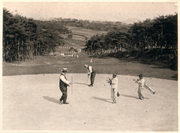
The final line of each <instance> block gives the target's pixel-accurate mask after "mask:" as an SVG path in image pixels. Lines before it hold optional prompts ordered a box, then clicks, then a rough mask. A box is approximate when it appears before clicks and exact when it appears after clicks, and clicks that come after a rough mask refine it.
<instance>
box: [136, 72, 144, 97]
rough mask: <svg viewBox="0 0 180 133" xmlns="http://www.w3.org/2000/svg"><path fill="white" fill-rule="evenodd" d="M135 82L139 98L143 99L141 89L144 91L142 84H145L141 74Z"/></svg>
mask: <svg viewBox="0 0 180 133" xmlns="http://www.w3.org/2000/svg"><path fill="white" fill-rule="evenodd" d="M136 83H138V92H137V93H138V97H139V99H140V100H143V99H144V96H143V91H144V85H145V79H144V78H143V75H142V74H140V75H139V79H137V80H136Z"/></svg>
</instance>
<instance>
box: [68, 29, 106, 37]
mask: <svg viewBox="0 0 180 133" xmlns="http://www.w3.org/2000/svg"><path fill="white" fill-rule="evenodd" d="M67 28H68V29H69V30H71V31H72V33H73V34H79V35H84V36H86V37H87V38H88V39H89V38H91V36H93V35H102V34H104V35H105V34H107V31H94V30H90V29H84V28H80V27H72V26H67Z"/></svg>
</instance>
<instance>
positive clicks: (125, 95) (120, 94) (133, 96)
mask: <svg viewBox="0 0 180 133" xmlns="http://www.w3.org/2000/svg"><path fill="white" fill-rule="evenodd" d="M120 96H123V97H130V98H135V99H137V97H135V96H130V95H125V94H120Z"/></svg>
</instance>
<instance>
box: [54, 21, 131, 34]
mask: <svg viewBox="0 0 180 133" xmlns="http://www.w3.org/2000/svg"><path fill="white" fill-rule="evenodd" d="M52 21H58V22H60V23H62V24H64V25H66V26H74V27H81V28H85V29H91V30H98V31H109V30H112V29H113V28H114V27H130V25H128V24H124V23H122V22H118V21H117V22H111V21H89V20H82V19H71V18H53V19H52Z"/></svg>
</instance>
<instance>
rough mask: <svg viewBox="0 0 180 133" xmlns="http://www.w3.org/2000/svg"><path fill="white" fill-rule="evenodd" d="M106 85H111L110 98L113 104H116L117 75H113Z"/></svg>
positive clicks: (117, 93)
mask: <svg viewBox="0 0 180 133" xmlns="http://www.w3.org/2000/svg"><path fill="white" fill-rule="evenodd" d="M108 83H110V85H111V98H112V100H113V103H116V102H117V100H116V99H117V96H119V91H118V78H117V74H116V73H113V75H112V79H109V80H108Z"/></svg>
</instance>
